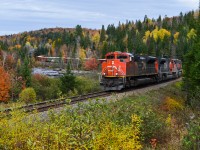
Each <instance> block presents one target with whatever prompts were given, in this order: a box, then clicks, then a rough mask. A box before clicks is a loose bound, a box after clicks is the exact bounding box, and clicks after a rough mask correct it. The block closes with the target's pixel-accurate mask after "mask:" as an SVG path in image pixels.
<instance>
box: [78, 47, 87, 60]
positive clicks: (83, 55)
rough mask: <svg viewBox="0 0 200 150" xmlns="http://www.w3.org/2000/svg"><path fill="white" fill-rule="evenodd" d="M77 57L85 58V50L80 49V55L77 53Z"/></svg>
mask: <svg viewBox="0 0 200 150" xmlns="http://www.w3.org/2000/svg"><path fill="white" fill-rule="evenodd" d="M79 57H80V59H82V60H83V59H85V58H86V54H85V50H84V49H83V48H81V49H80V55H79Z"/></svg>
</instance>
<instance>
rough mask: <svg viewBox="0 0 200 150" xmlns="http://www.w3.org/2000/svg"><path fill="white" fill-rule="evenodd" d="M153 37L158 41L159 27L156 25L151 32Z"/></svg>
mask: <svg viewBox="0 0 200 150" xmlns="http://www.w3.org/2000/svg"><path fill="white" fill-rule="evenodd" d="M150 36H151V37H153V39H154V41H155V42H157V41H158V27H156V28H155V29H154V30H153V31H152V32H151V34H150Z"/></svg>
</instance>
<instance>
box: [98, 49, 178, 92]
mask: <svg viewBox="0 0 200 150" xmlns="http://www.w3.org/2000/svg"><path fill="white" fill-rule="evenodd" d="M181 74H182V62H181V60H178V59H169V58H157V57H153V56H142V55H133V54H131V53H127V52H119V51H117V52H109V53H107V54H106V56H105V61H104V62H102V72H101V79H100V84H101V85H102V86H103V88H104V90H106V91H109V90H121V89H123V88H126V87H131V86H136V85H138V84H145V83H148V82H160V81H162V80H166V79H169V78H178V77H179V76H181Z"/></svg>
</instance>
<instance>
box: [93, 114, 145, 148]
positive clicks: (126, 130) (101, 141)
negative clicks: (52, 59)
mask: <svg viewBox="0 0 200 150" xmlns="http://www.w3.org/2000/svg"><path fill="white" fill-rule="evenodd" d="M141 122H142V120H141V119H140V117H138V116H137V115H132V123H131V124H130V125H127V126H119V125H116V124H114V123H112V122H104V123H103V124H101V125H100V132H97V134H96V136H95V138H94V140H93V145H94V146H93V148H94V149H134V150H140V149H142V145H141V143H140V125H141Z"/></svg>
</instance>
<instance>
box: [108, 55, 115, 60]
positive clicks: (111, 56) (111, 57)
mask: <svg viewBox="0 0 200 150" xmlns="http://www.w3.org/2000/svg"><path fill="white" fill-rule="evenodd" d="M106 58H107V59H114V58H115V56H114V55H109V56H107V57H106Z"/></svg>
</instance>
